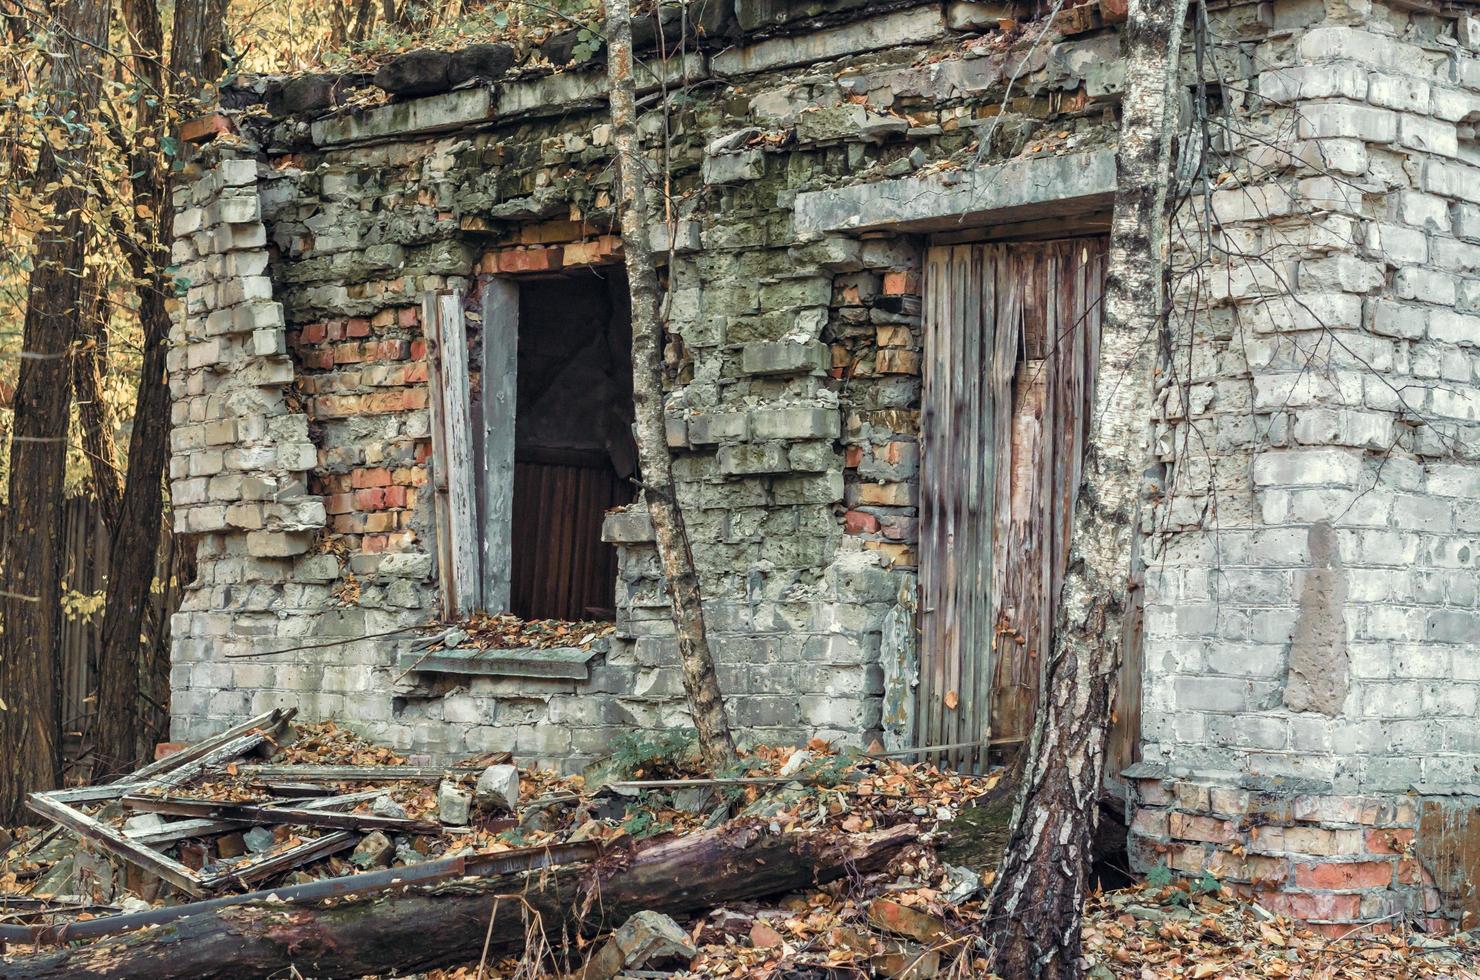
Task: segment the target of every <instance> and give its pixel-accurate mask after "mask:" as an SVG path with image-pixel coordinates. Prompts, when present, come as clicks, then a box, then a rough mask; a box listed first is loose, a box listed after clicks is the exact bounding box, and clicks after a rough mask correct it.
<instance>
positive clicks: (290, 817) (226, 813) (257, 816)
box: [123, 796, 441, 834]
mask: <svg viewBox="0 0 1480 980" xmlns="http://www.w3.org/2000/svg"><path fill="white" fill-rule="evenodd" d="M123 805H124V806H125V807H127V808H128V809H130V810H138V811H141V812H143V813H167V814H170V815H171V816H176V817H204V818H210V819H215V820H238V821H242V822H244V823H250V824H292V825H294V826H300V827H327V828H329V829H331V830H360V831H364V832H366V833H369V832H370V831H372V830H393V831H399V832H401V833H408V834H434V833H436V832H438V831H439V830H441V826H440V825H438V824H435V823H431V822H429V821H425V820H412V819H410V818H407V817H379V816H375V815H374V814H368V813H334V812H332V811H327V810H310V809H308V808H307V807H287V806H258V805H256V804H251V803H220V802H217V801H216V800H191V799H183V798H180V797H169V796H125V797H124V798H123Z"/></svg>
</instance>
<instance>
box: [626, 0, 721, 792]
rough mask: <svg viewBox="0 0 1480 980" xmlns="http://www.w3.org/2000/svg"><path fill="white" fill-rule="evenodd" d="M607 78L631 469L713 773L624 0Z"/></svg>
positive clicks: (702, 647) (707, 665)
mask: <svg viewBox="0 0 1480 980" xmlns="http://www.w3.org/2000/svg"><path fill="white" fill-rule="evenodd" d="M606 31H607V47H608V52H607V73H608V76H609V77H610V79H611V106H612V127H613V131H614V137H613V139H614V142H615V144H616V153H617V175H618V178H619V183H620V185H621V194H620V199H619V204H620V210H621V217H622V250H623V252H624V253H625V255H626V257H627V283H628V287H629V289H630V291H631V293H632V401H633V407H634V409H635V410H636V415H637V423H636V426H635V435H636V437H637V458H638V465H639V467H640V468H641V471H642V477H641V478H642V484H643V487H644V488H645V489H644V493H643V496H644V497H646V498H647V507H648V515H649V517H651V518H652V522H653V532H654V535H655V536H656V538H657V543H658V559H659V561H660V562H661V563H662V566H663V574H664V576H665V577H666V578H667V580H668V595H669V598H670V599H671V600H672V603H673V626H674V630H675V631H676V632H677V634H678V656H679V660H680V662H681V664H682V667H683V684H684V691H685V692H686V693H687V694H688V698H689V711H690V713H691V714H692V715H693V718H694V727H695V728H697V729H698V731H699V748H700V751H701V752H702V753H703V756H704V762H705V763H706V764H707V765H708V766H709V767H710V768H711V769H713V770H716V771H718V770H720V769H723V768H724V767H725V766H727V765H729V764H730V763H731V762H733V761H734V759H735V742H734V739H733V738H731V736H730V724H729V719H728V718H727V717H726V715H725V703H724V699H723V698H722V697H721V696H720V691H719V681H718V679H717V678H716V677H715V673H714V657H713V655H712V654H711V653H710V650H709V638H708V636H707V635H706V634H705V630H704V608H703V604H702V601H701V596H700V593H699V576H698V574H697V573H696V572H695V570H694V554H693V551H692V549H691V548H690V547H689V535H688V530H687V529H686V528H685V527H684V519H683V511H682V510H681V509H680V508H679V505H678V490H677V487H676V485H675V484H674V481H673V458H672V457H671V456H670V455H669V452H668V437H667V431H666V425H665V420H664V415H663V358H662V348H663V324H662V321H661V319H660V318H659V315H658V267H657V265H656V264H655V263H654V261H653V251H652V244H651V242H650V240H649V238H648V228H649V225H650V221H649V211H648V203H647V187H646V185H645V184H644V183H643V180H644V174H643V162H642V147H641V144H640V142H639V140H638V136H637V105H636V103H637V97H636V85H635V83H634V82H633V80H632V11H631V9H630V7H629V5H628V0H607V4H606Z"/></svg>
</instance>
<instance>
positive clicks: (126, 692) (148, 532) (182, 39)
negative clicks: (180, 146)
mask: <svg viewBox="0 0 1480 980" xmlns="http://www.w3.org/2000/svg"><path fill="white" fill-rule="evenodd" d="M217 6H218V2H217V0H181V2H179V3H177V4H176V8H175V17H176V24H177V25H178V30H179V31H180V33H177V34H176V36H175V38H174V43H173V46H172V50H171V58H170V61H171V72H170V74H171V77H172V81H173V85H170V86H167V85H166V83H165V72H164V71H163V66H162V65H161V63H160V58H161V57H162V49H163V46H164V32H163V28H162V26H161V23H160V19H159V11H158V8H157V7H156V5H155V3H154V0H125V2H124V3H123V11H124V18H125V20H126V22H127V23H128V27H129V36H130V38H131V39H132V42H133V44H134V57H133V63H134V70H135V72H136V73H137V75H138V77H139V78H140V79H142V80H143V81H144V83H145V85H146V86H147V87H148V88H150V89H152V90H153V91H154V92H156V93H159V97H158V98H157V99H156V100H155V103H154V104H153V105H149V104H147V101H146V100H141V102H140V104H139V119H138V124H139V131H140V132H141V133H151V134H153V135H154V136H155V140H154V144H155V145H156V146H158V145H162V144H163V140H162V139H161V137H162V136H164V135H166V133H165V129H166V127H168V126H171V125H173V122H174V119H175V116H174V115H173V114H172V113H170V112H168V111H166V110H167V109H169V108H175V107H178V106H180V105H181V104H190V101H189V100H193V99H194V97H195V96H196V95H197V94H198V92H197V90H198V88H199V87H200V85H201V84H202V83H203V82H206V81H209V80H211V79H213V78H214V77H215V76H214V75H207V74H206V73H207V72H209V71H219V70H220V62H221V59H220V37H221V32H220V25H219V21H217V22H216V23H214V24H212V23H211V22H210V21H209V20H208V19H207V17H206V16H205V15H206V14H208V13H209V12H210V11H211V10H212V9H213V8H215V7H217ZM211 66H215V67H214V68H213V67H211ZM129 169H130V171H131V173H132V174H133V175H134V176H133V178H132V191H133V200H134V208H135V211H136V213H138V214H139V215H141V220H140V221H139V222H138V225H137V227H138V228H139V230H140V232H139V237H138V240H137V241H136V242H135V243H134V247H132V248H128V249H126V251H127V252H128V255H129V262H130V266H131V270H132V272H133V275H134V280H135V282H136V283H137V284H138V285H137V293H138V297H139V323H140V326H141V327H142V329H143V334H144V353H143V362H142V364H141V365H140V370H139V387H138V393H137V396H136V400H135V403H134V420H133V429H132V432H131V434H130V438H129V449H128V469H127V476H126V479H125V483H124V489H123V497H122V500H121V501H120V505H119V519H118V521H117V523H116V525H115V526H114V527H113V540H112V545H113V546H112V549H111V551H110V554H109V561H108V595H107V602H106V604H105V606H104V611H103V629H102V651H101V653H100V658H99V659H100V671H99V676H98V711H97V726H96V728H95V730H94V734H93V746H92V747H93V750H94V752H95V754H96V758H95V762H94V774H95V776H96V775H101V774H108V773H115V772H126V771H129V770H132V769H134V768H135V767H136V765H137V763H138V762H139V761H140V760H141V758H142V757H143V756H144V755H145V754H146V753H147V751H148V748H149V741H150V738H151V737H152V732H153V726H152V725H149V724H146V719H147V718H148V717H150V715H151V714H152V712H147V711H145V705H144V703H143V698H142V695H143V692H144V691H146V690H149V689H153V688H156V687H158V685H156V684H153V683H147V682H146V677H145V674H146V673H148V672H149V671H151V670H153V668H154V663H155V657H154V655H153V651H154V649H155V646H156V644H155V643H154V642H153V638H154V634H156V633H157V632H158V631H159V630H161V629H163V628H164V617H163V616H161V615H158V614H157V611H156V610H155V609H154V608H153V604H152V602H151V592H150V586H151V584H152V583H153V580H154V569H155V567H156V563H157V558H158V555H159V548H160V542H161V540H162V535H163V534H166V533H168V532H167V531H165V530H164V528H163V523H162V515H163V510H164V470H165V464H166V452H167V446H168V444H169V423H170V419H169V412H170V392H169V379H168V377H167V375H166V371H165V358H166V354H167V353H168V345H169V333H170V314H169V309H168V308H167V306H166V304H165V297H166V288H167V287H166V281H167V275H166V273H165V269H166V268H167V267H168V266H169V264H170V259H169V248H168V246H167V244H166V235H165V231H166V229H167V227H168V220H169V212H170V207H169V200H170V198H169V194H170V183H171V182H170V179H169V177H168V170H167V168H166V167H164V166H162V165H161V161H160V159H159V157H158V156H157V155H156V154H155V152H154V151H153V150H151V149H149V148H147V147H143V146H140V147H139V148H138V149H137V150H136V151H135V152H134V153H132V154H131V155H130V168H129Z"/></svg>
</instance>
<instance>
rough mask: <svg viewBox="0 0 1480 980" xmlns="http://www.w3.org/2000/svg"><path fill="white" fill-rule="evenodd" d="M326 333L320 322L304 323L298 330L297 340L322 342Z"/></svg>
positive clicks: (309, 342) (301, 341)
mask: <svg viewBox="0 0 1480 980" xmlns="http://www.w3.org/2000/svg"><path fill="white" fill-rule="evenodd" d="M327 333H328V331H327V330H326V329H325V328H324V324H322V323H305V324H304V325H303V329H302V330H300V331H299V332H298V342H299V343H301V344H319V343H323V341H324V337H325V336H326V335H327Z"/></svg>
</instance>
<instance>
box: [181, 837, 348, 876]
mask: <svg viewBox="0 0 1480 980" xmlns="http://www.w3.org/2000/svg"><path fill="white" fill-rule="evenodd" d="M359 839H360V837H359V835H358V834H355V833H352V832H350V831H346V830H339V831H335V832H334V833H332V834H325V835H324V836H323V837H315V838H313V839H312V840H306V841H304V842H303V843H301V844H299V845H297V846H296V847H291V848H289V849H287V850H286V851H278V852H276V853H269V854H266V855H263V856H262V857H260V858H257V859H256V860H253V861H250V862H248V863H246V864H243V865H240V866H237V867H234V868H231V869H229V870H227V871H223V872H221V873H220V874H216V875H212V876H211V877H209V878H206V879H205V880H204V884H205V886H206V888H208V889H210V890H211V891H219V890H221V889H222V888H225V887H227V886H228V885H240V886H242V887H245V886H247V885H249V884H251V883H252V882H254V881H261V880H263V879H264V878H271V877H272V876H273V875H275V874H280V873H281V872H284V871H292V870H293V869H294V868H297V867H301V866H303V865H305V864H311V863H313V862H314V861H317V860H319V859H320V858H326V857H328V856H330V855H331V854H338V853H339V852H341V851H346V850H349V849H350V848H351V847H354V846H355V844H356V843H357V842H358V841H359Z"/></svg>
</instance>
